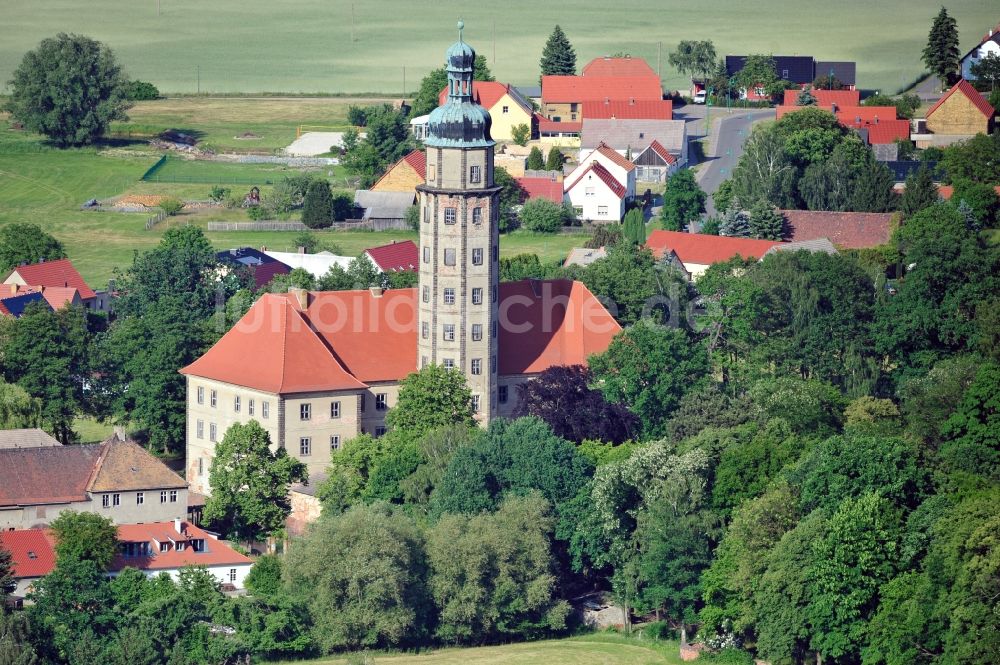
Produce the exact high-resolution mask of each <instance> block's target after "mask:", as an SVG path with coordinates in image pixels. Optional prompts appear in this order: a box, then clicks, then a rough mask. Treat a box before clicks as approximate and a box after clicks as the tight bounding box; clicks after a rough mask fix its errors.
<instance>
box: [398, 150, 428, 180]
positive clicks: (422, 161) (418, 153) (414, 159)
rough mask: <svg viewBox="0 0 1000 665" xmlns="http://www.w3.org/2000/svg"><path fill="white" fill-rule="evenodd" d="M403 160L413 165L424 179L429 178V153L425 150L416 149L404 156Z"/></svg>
mask: <svg viewBox="0 0 1000 665" xmlns="http://www.w3.org/2000/svg"><path fill="white" fill-rule="evenodd" d="M402 161H404V162H406V163H407V164H409V165H410V166H411V167H413V170H414V171H416V172H417V175H419V176H420V177H421V178H423V179H424V180H427V153H426V152H424V151H423V150H414V151H412V152H410V153H408V154H407V155H406V157H403V159H402Z"/></svg>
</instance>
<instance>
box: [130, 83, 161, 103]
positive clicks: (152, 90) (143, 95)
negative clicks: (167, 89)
mask: <svg viewBox="0 0 1000 665" xmlns="http://www.w3.org/2000/svg"><path fill="white" fill-rule="evenodd" d="M159 98H160V91H159V90H158V89H157V88H156V86H155V85H153V84H152V83H149V82H148V81H129V82H128V83H126V84H125V99H127V100H129V101H132V102H142V101H148V100H150V99H159Z"/></svg>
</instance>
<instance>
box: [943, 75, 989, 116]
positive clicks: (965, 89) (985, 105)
mask: <svg viewBox="0 0 1000 665" xmlns="http://www.w3.org/2000/svg"><path fill="white" fill-rule="evenodd" d="M956 92H957V93H960V94H963V95H965V96H966V97H967V98H968V99H969V101H970V102H972V105H973V106H975V107H976V109H977V110H978V111H979V112H980V113H982V114H983V116H985V117H986V118H987V119H989V118H992V117H993V116H994V114H995V113H996V111H995V110H994V108H993V107H992V106H990V103H989V102H988V101H986V98H985V97H983V96H982V95H980V94H979V91H977V90H976V89H975V88H973V87H972V84H971V83H969V82H968V81H966V80H965V79H962V80H961V81H959V82H958V83H956V84H955V85H954V86H952V88H951V90H949V91H948V92H946V93H945V94H944V97H942V98H941V99H939V100H938V101H937V104H935V105H934V106H932V107H931V108H930V110H929V111H927V115H926V117H927V118H930V117H931V116H932V115H934V112H935V111H937V110H938V109H939V108H941V105H942V104H944V103H945V102H946V101H947V100H948V99H949V98H951V96H952V95H954V94H955V93H956Z"/></svg>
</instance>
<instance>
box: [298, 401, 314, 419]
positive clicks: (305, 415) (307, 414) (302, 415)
mask: <svg viewBox="0 0 1000 665" xmlns="http://www.w3.org/2000/svg"><path fill="white" fill-rule="evenodd" d="M312 410H313V409H312V404H309V403H308V402H306V403H305V404H299V420H312Z"/></svg>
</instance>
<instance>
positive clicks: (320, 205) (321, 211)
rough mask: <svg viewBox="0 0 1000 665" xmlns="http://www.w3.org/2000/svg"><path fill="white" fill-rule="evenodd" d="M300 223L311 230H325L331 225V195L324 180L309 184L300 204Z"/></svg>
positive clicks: (328, 186) (328, 185)
mask: <svg viewBox="0 0 1000 665" xmlns="http://www.w3.org/2000/svg"><path fill="white" fill-rule="evenodd" d="M302 223H303V224H305V225H306V226H308V227H309V228H311V229H325V228H327V227H329V226H330V225H331V224H333V193H332V192H331V191H330V183H328V182H327V181H326V180H313V181H312V182H311V183H309V189H308V190H307V191H306V196H305V200H304V201H303V203H302Z"/></svg>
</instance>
